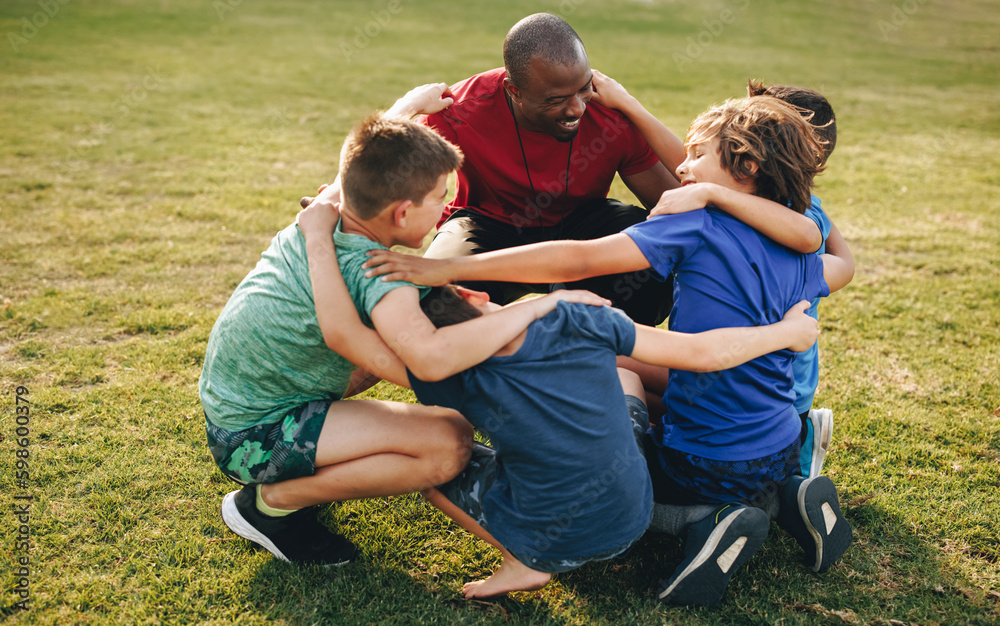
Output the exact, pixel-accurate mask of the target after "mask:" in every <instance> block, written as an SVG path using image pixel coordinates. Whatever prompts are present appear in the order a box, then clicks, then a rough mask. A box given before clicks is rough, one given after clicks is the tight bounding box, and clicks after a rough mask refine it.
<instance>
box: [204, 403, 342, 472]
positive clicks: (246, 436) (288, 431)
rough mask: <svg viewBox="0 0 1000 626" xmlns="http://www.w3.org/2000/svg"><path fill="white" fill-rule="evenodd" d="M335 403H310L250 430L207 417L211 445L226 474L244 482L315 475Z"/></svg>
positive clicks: (207, 429) (210, 447) (210, 448)
mask: <svg viewBox="0 0 1000 626" xmlns="http://www.w3.org/2000/svg"><path fill="white" fill-rule="evenodd" d="M332 402H333V400H316V401H313V402H309V403H308V404H304V405H302V406H300V407H297V408H296V409H294V410H292V411H291V412H289V413H288V415H286V416H285V417H284V418H283V419H282V420H281V421H279V422H276V423H274V424H260V425H258V426H254V427H252V428H247V429H246V430H235V431H234V430H226V429H225V428H219V427H218V426H216V425H215V424H213V423H212V422H210V421H208V419H207V417H206V431H207V435H208V448H209V450H210V451H211V452H212V456H213V457H214V458H215V462H216V463H217V464H218V465H219V469H221V470H222V473H223V474H225V475H226V476H227V477H228V478H231V479H232V480H234V481H236V482H238V483H240V484H241V485H245V484H247V483H274V482H281V481H284V480H291V479H292V478H301V477H303V476H312V475H313V474H314V473H315V472H316V443H317V442H318V441H319V434H320V432H321V431H322V430H323V424H324V423H325V422H326V413H327V411H329V409H330V404H331V403H332Z"/></svg>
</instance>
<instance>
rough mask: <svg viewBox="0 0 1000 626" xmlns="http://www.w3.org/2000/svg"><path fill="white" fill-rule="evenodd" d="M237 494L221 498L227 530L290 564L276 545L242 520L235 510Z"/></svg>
mask: <svg viewBox="0 0 1000 626" xmlns="http://www.w3.org/2000/svg"><path fill="white" fill-rule="evenodd" d="M238 493H239V491H231V492H229V493H227V494H226V495H225V497H223V498H222V521H223V522H225V524H226V526H228V527H229V530H231V531H233V532H234V533H236V534H237V535H239V536H240V537H243V538H244V539H246V540H247V541H252V542H254V543H255V544H257V545H259V546H261V547H262V548H264V549H265V550H267V551H268V552H270V553H271V554H273V555H274V556H276V557H278V558H279V559H281V560H282V561H285V562H287V563H291V561H289V560H288V558H287V557H286V556H285V555H284V554H282V553H281V550H279V549H278V547H277V546H276V545H274V544H273V543H271V540H270V539H268V538H267V537H265V536H264V535H263V534H261V533H260V531H258V530H257V529H256V528H254V527H253V526H252V525H251V524H250V523H249V522H248V521H246V520H245V519H244V518H243V516H242V515H240V511H239V509H237V508H236V494H238Z"/></svg>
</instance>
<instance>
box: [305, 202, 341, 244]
mask: <svg viewBox="0 0 1000 626" xmlns="http://www.w3.org/2000/svg"><path fill="white" fill-rule="evenodd" d="M339 208H340V205H339V204H335V203H334V202H333V201H331V200H330V199H328V198H323V196H322V192H321V194H320V196H318V197H316V198H315V199H314V200H313V201H312V203H311V204H309V206H307V207H306V208H304V209H302V210H301V211H299V214H298V215H297V216H296V217H295V223H296V224H298V225H299V230H300V231H302V235H303V236H305V238H306V239H309V238H310V237H314V236H320V237H326V238H329V237H330V236H331V235H333V231H334V229H335V228H337V222H338V221H339V220H340V211H339Z"/></svg>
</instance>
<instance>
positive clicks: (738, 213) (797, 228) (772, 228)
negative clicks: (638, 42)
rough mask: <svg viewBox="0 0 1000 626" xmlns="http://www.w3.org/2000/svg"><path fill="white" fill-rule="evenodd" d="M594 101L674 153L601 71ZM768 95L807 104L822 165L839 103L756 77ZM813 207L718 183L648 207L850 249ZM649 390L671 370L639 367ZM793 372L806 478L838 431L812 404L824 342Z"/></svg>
mask: <svg viewBox="0 0 1000 626" xmlns="http://www.w3.org/2000/svg"><path fill="white" fill-rule="evenodd" d="M594 86H595V89H596V90H597V92H598V93H597V94H596V95H595V99H596V100H597V101H599V102H603V103H605V104H606V105H607V106H610V107H612V108H616V109H619V110H621V111H622V112H623V113H625V114H626V115H627V116H628V117H629V119H630V120H631V121H632V122H633V123H635V124H636V126H637V127H639V129H640V131H641V132H642V133H643V136H644V137H646V138H647V140H648V141H649V143H650V145H651V146H652V147H653V149H654V151H655V152H656V153H657V155H659V156H660V158H661V159H666V158H672V154H673V150H672V149H673V142H674V141H675V139H674V135H673V133H671V132H670V131H669V130H668V129H667V128H666V127H665V126H663V124H661V123H660V121H659V120H657V119H656V118H655V117H653V116H652V115H651V114H650V113H649V112H648V111H646V110H645V108H643V106H642V105H641V103H639V101H638V100H636V99H635V98H633V97H632V96H631V95H629V94H628V92H627V91H626V90H625V89H624V88H623V87H622V86H621V85H619V84H618V83H617V82H616V81H614V80H613V79H611V78H609V77H607V76H604V75H603V74H601V73H600V72H596V73H595V77H594ZM759 95H768V96H772V97H775V98H778V99H779V100H782V101H784V102H787V103H789V104H791V105H793V106H795V107H798V108H799V109H801V113H802V115H803V116H805V117H806V119H808V120H809V122H810V124H812V126H813V129H814V130H815V132H816V134H817V136H818V138H819V140H820V143H821V144H822V147H823V159H822V164H823V165H826V161H827V159H829V157H830V154H831V153H832V152H833V149H834V147H835V146H836V143H837V122H836V117H835V116H834V112H833V107H832V106H830V103H829V101H827V99H826V98H825V97H823V96H822V95H821V94H819V93H817V92H816V91H813V90H811V89H805V88H801V87H790V86H786V85H772V86H770V87H765V86H764V85H763V84H762V83H760V82H759V81H750V82H749V83H748V86H747V96H750V97H752V96H759ZM810 199H811V202H810V205H809V206H808V207H807V208H806V210H805V212H804V213H803V214H802V215H799V214H797V213H790V212H788V211H778V212H776V211H775V208H776V205H775V204H774V203H773V202H771V201H770V200H767V199H766V198H763V197H760V196H753V195H750V194H742V193H737V192H734V191H733V190H731V189H727V188H726V187H722V186H719V185H714V184H712V183H698V184H695V185H687V186H684V187H681V188H679V189H673V190H669V191H666V192H664V193H663V195H662V196H661V197H660V201H659V202H658V203H657V204H656V206H654V207H653V208H652V209H651V210H650V216H656V215H673V214H677V213H684V212H687V211H695V210H698V209H701V208H703V207H705V206H714V207H716V208H718V209H721V210H723V211H726V212H727V213H729V214H730V215H732V216H734V217H736V218H737V219H739V220H741V221H743V222H745V223H747V224H749V225H751V226H753V227H754V229H756V230H757V231H758V232H761V233H763V234H765V235H767V236H768V237H770V238H771V239H773V240H775V241H777V242H778V243H781V244H783V245H786V246H788V247H789V248H792V249H794V250H798V251H799V252H815V253H816V254H823V253H824V252H825V250H826V241H827V238H828V237H833V238H834V241H835V244H836V245H837V246H839V247H840V248H841V249H843V250H847V243H846V242H845V241H844V239H843V237H842V236H841V235H840V232H839V231H838V230H837V228H836V227H835V226H833V224H831V222H830V219H829V218H828V217H827V215H826V213H825V212H824V211H823V208H822V205H821V202H820V199H819V198H818V197H816V196H815V195H811V198H810ZM818 305H819V299H818V298H816V299H814V300H813V301H812V304H811V306H810V308H809V315H811V316H812V317H814V318H818V314H817V308H818ZM636 369H638V370H639V371H640V372H641V374H642V376H643V382H644V383H645V384H646V385H647V387H648V388H649V389H651V390H653V391H654V392H655V393H657V394H662V393H663V391H664V390H665V388H666V381H667V376H668V374H667V373H666V372H662V371H656V370H655V369H651V368H646V367H642V368H636ZM792 369H793V372H794V376H795V385H794V390H795V409H796V411H798V413H799V416H800V417H801V418H802V422H803V427H802V448H801V452H800V458H799V465H800V472H801V474H802V476H803V477H805V478H808V477H810V476H818V475H819V474H820V473H821V472H822V468H823V462H824V460H825V458H826V453H827V450H828V449H829V446H830V441H831V438H832V434H833V413H832V412H831V411H830V410H829V409H812V402H813V396H814V395H815V393H816V387H817V385H818V383H819V346H818V344H816V345H813V346H812V347H810V348H809V350H806V351H805V352H802V353H799V354H796V355H795V361H794V362H793V366H792Z"/></svg>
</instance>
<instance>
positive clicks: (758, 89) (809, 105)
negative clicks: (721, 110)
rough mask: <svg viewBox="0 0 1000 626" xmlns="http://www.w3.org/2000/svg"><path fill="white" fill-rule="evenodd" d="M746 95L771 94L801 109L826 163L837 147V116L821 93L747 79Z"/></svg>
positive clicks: (803, 88)
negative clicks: (821, 148)
mask: <svg viewBox="0 0 1000 626" xmlns="http://www.w3.org/2000/svg"><path fill="white" fill-rule="evenodd" d="M747 95H748V96H751V97H753V96H772V97H774V98H777V99H778V100H783V101H784V102H787V103H788V104H790V105H792V106H795V107H798V108H800V109H803V110H802V111H799V112H800V113H801V114H802V116H803V117H805V118H806V119H807V120H809V123H810V124H812V125H813V129H814V130H815V131H816V135H817V136H818V137H819V139H820V143H821V144H822V145H823V163H824V164H826V160H827V159H829V158H830V155H831V154H833V149H834V148H836V147H837V116H836V115H834V113H833V106H831V105H830V101H829V100H827V99H826V97H825V96H823V94H821V93H819V92H818V91H813V90H812V89H806V88H805V87H792V86H790V85H771V86H770V87H765V86H764V83H763V82H761V81H759V80H749V81H747Z"/></svg>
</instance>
